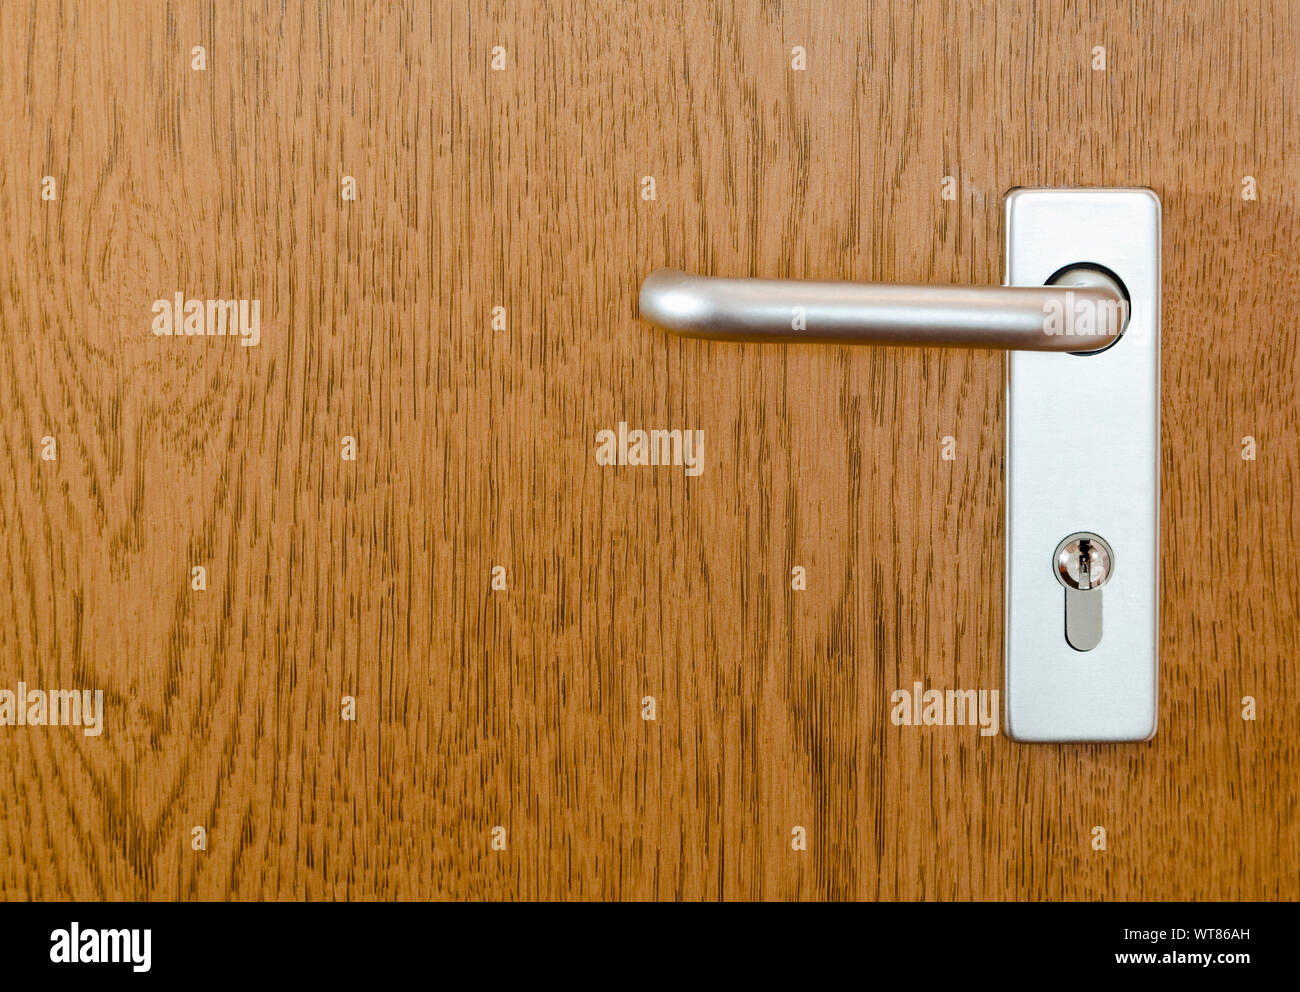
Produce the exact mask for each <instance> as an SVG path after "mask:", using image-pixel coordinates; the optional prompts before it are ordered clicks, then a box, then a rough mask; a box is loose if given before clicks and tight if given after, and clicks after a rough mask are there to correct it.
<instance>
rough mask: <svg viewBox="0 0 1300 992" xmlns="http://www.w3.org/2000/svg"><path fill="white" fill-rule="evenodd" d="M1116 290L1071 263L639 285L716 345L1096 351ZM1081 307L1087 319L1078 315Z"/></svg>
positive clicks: (644, 297) (1115, 320) (653, 307)
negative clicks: (884, 276) (870, 277)
mask: <svg viewBox="0 0 1300 992" xmlns="http://www.w3.org/2000/svg"><path fill="white" fill-rule="evenodd" d="M1127 311H1128V302H1127V299H1126V297H1125V295H1124V292H1123V290H1122V289H1121V287H1120V286H1119V285H1118V284H1116V282H1115V281H1114V280H1113V279H1111V278H1110V277H1109V276H1107V275H1106V274H1105V273H1104V272H1101V271H1099V270H1097V269H1091V268H1083V267H1080V268H1073V269H1068V270H1066V271H1064V272H1062V273H1060V274H1059V275H1058V276H1057V277H1056V278H1055V280H1054V281H1053V283H1052V285H1051V286H891V285H880V284H871V283H851V282H801V281H797V280H793V279H721V278H716V277H711V276H694V275H688V274H687V273H685V272H679V271H677V270H675V269H660V270H658V271H657V272H653V273H651V274H650V275H649V276H647V277H646V279H645V281H644V282H643V283H642V284H641V316H643V317H644V318H645V319H647V320H649V321H650V322H651V323H654V324H658V325H659V326H660V327H663V328H666V329H667V330H670V331H674V332H676V333H678V334H682V335H685V336H686V337H693V338H714V339H717V340H722V341H784V342H810V343H811V342H822V343H830V344H884V345H927V346H937V347H947V348H1001V349H1009V350H1015V351H1066V352H1076V353H1077V352H1089V351H1098V350H1100V349H1102V348H1105V347H1106V346H1107V345H1110V344H1113V343H1114V342H1115V339H1116V337H1117V336H1118V335H1119V333H1120V332H1121V331H1122V330H1123V328H1124V324H1125V322H1126V320H1127ZM1081 313H1086V314H1088V319H1087V320H1086V322H1085V321H1083V320H1077V321H1076V320H1074V319H1073V318H1074V317H1075V315H1077V314H1081Z"/></svg>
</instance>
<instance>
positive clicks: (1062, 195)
mask: <svg viewBox="0 0 1300 992" xmlns="http://www.w3.org/2000/svg"><path fill="white" fill-rule="evenodd" d="M1005 235H1006V240H1005V259H1004V263H1005V282H1006V285H1004V286H1000V287H962V286H887V285H871V284H855V283H835V282H799V281H793V280H773V279H720V278H712V277H708V276H694V275H687V274H685V273H682V272H678V271H675V270H671V269H660V270H659V271H657V272H654V273H652V274H651V275H649V276H648V277H647V278H646V279H645V281H644V282H643V283H642V285H641V293H640V307H641V315H642V316H643V317H644V318H646V319H647V320H649V321H651V322H652V323H655V324H658V325H659V326H661V327H664V328H666V329H668V330H670V331H675V332H676V333H678V334H682V335H686V336H688V337H697V338H714V339H719V340H724V341H775V342H827V343H833V344H883V345H930V346H943V347H970V348H1001V349H1007V350H1008V358H1007V400H1006V403H1007V406H1006V419H1007V436H1006V458H1005V473H1006V588H1005V600H1004V603H1005V618H1006V620H1005V646H1004V654H1003V661H1004V674H1005V681H1004V696H1003V698H1004V709H1005V723H1004V725H1005V728H1006V732H1007V734H1008V736H1010V737H1011V738H1013V739H1015V740H1020V741H1132V740H1145V739H1148V738H1150V737H1151V736H1153V735H1154V734H1155V731H1156V712H1157V706H1156V694H1157V679H1158V654H1157V643H1158V616H1157V613H1158V581H1159V567H1158V565H1159V516H1160V506H1159V482H1160V201H1159V199H1158V198H1157V197H1156V195H1155V194H1154V193H1153V192H1151V191H1150V190H1147V189H1015V190H1013V191H1011V192H1010V193H1008V194H1007V197H1006V199H1005ZM1062 587H1064V589H1063V588H1062Z"/></svg>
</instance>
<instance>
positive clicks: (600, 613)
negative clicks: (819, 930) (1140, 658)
mask: <svg viewBox="0 0 1300 992" xmlns="http://www.w3.org/2000/svg"><path fill="white" fill-rule="evenodd" d="M200 49H201V51H200ZM1100 49H1104V52H1101V51H1100ZM0 52H2V54H3V72H0V108H3V109H0V122H2V125H0V126H2V129H3V130H2V132H0V134H2V138H3V140H2V141H0V225H2V228H0V231H2V233H3V237H0V315H2V318H3V336H2V337H0V411H2V417H0V459H2V460H3V463H2V464H0V688H6V689H15V687H16V685H17V683H18V682H19V681H20V680H21V681H23V682H24V683H25V684H26V685H27V686H28V687H40V688H42V689H45V690H54V689H69V690H71V689H76V690H100V691H102V693H103V697H102V698H103V716H102V728H101V729H102V733H99V734H97V735H87V734H86V733H85V732H84V731H83V729H79V728H77V727H69V726H0V765H2V766H3V768H4V772H3V773H2V774H0V787H2V788H3V791H4V797H5V798H4V801H3V802H0V895H3V897H4V898H6V899H29V898H31V899H43V900H44V899H58V898H75V899H133V898H140V899H194V898H202V899H306V898H311V899H343V898H384V899H387V898H403V899H432V898H439V899H442V898H473V899H496V898H546V899H578V898H583V899H633V898H651V899H677V898H685V899H701V898H705V899H714V898H729V899H752V898H764V899H788V898H834V899H841V898H851V899H882V900H893V899H1026V898H1035V899H1088V900H1091V899H1136V898H1141V899H1172V898H1177V899H1239V898H1263V899H1279V898H1288V899H1295V898H1297V897H1300V812H1298V811H1297V799H1296V794H1297V784H1296V783H1297V763H1298V759H1300V752H1298V748H1300V710H1298V709H1297V706H1296V698H1297V692H1300V680H1298V678H1297V656H1298V655H1300V592H1298V590H1300V557H1298V556H1297V554H1296V548H1297V546H1298V545H1300V525H1297V519H1298V518H1300V505H1298V503H1297V497H1296V491H1295V490H1296V482H1297V478H1298V475H1300V465H1298V464H1297V462H1298V445H1297V432H1296V423H1297V420H1298V419H1300V399H1298V398H1297V389H1296V373H1297V368H1298V367H1300V355H1298V353H1297V339H1298V332H1297V322H1296V317H1295V315H1296V313H1297V312H1300V292H1298V291H1297V288H1296V287H1297V286H1298V285H1300V266H1298V264H1297V243H1296V242H1297V238H1296V231H1297V219H1298V215H1297V210H1298V208H1300V201H1298V199H1297V187H1298V185H1300V169H1298V167H1297V162H1298V161H1300V147H1298V146H1300V127H1297V124H1296V119H1297V118H1296V110H1297V107H1296V99H1295V97H1296V89H1295V80H1296V79H1297V78H1298V77H1300V9H1298V8H1297V6H1296V5H1295V4H1294V3H1288V2H1281V0H1279V2H1276V3H1266V4H1262V5H1260V6H1259V7H1258V8H1257V9H1251V10H1250V11H1242V12H1233V11H1231V10H1228V9H1226V8H1224V7H1222V6H1221V5H1218V4H1207V3H1193V4H1187V3H1172V2H1170V3H1154V2H1145V0H1143V2H1134V3H1118V2H1098V3H1092V4H1068V5H1067V4H1059V5H1058V4H1029V3H1020V4H997V5H994V4H969V5H968V4H957V3H942V2H937V0H926V2H923V3H919V4H916V5H911V4H907V5H886V4H871V5H867V4H833V3H777V2H757V0H754V2H746V0H735V2H730V3H723V4H694V3H678V2H673V3H658V2H648V3H638V4H622V3H613V2H590V3H579V2H565V3H562V4H551V3H543V2H541V0H536V2H534V0H528V2H518V3H483V2H473V3H449V2H434V3H432V4H430V3H409V4H403V5H390V4H375V5H365V4H353V3H339V4H333V3H331V4H320V5H306V4H299V3H288V4H280V3H272V2H266V0H249V2H245V3H242V4H239V5H235V4H210V3H188V2H186V3H176V4H168V5H162V4H155V3H146V2H143V0H141V2H124V3H115V4H101V3H90V2H87V3H63V4H55V3H45V2H37V3H32V4H11V5H6V6H5V7H4V8H3V10H2V11H0ZM1099 59H1104V62H1100V61H1099ZM800 66H802V67H800ZM1103 66H1104V67H1103ZM47 177H48V178H47ZM647 177H649V180H651V181H647ZM349 180H351V185H349ZM1063 185H1084V186H1149V187H1151V188H1153V189H1154V190H1155V191H1156V192H1157V193H1158V194H1159V195H1160V197H1161V198H1162V200H1163V205H1164V326H1163V335H1164V337H1163V401H1162V412H1163V454H1162V473H1163V494H1162V533H1163V541H1164V551H1165V567H1164V570H1163V576H1162V598H1161V609H1162V616H1161V688H1160V714H1161V718H1160V730H1159V733H1158V735H1157V737H1156V738H1155V739H1154V740H1153V741H1151V742H1149V743H1145V744H1130V745H1122V746H1031V745H1020V744H1015V743H1013V742H1011V741H1009V740H1008V739H1007V738H1006V737H1005V736H1002V735H1000V734H999V735H996V736H986V735H982V734H981V733H980V732H979V728H976V727H969V726H965V727H953V726H920V727H917V726H899V725H897V724H896V723H895V722H894V720H893V719H892V718H891V709H892V705H891V694H892V693H893V692H894V691H895V690H898V689H910V688H911V687H912V686H913V685H914V684H915V683H916V682H920V683H922V685H923V686H924V687H925V688H939V689H947V688H960V689H986V690H996V689H999V688H1000V686H1001V681H1002V672H1001V649H1002V637H1003V630H1002V577H1003V566H1002V545H1003V535H1004V525H1003V520H1002V512H1003V497H1004V490H1003V482H1002V475H1001V469H1002V461H1003V449H1002V445H1003V427H1004V420H1003V369H1004V356H1002V355H1000V354H997V353H994V352H986V351H969V352H962V351H939V350H925V349H886V348H879V349H876V348H856V349H855V348H848V347H828V346H811V345H809V346H789V347H783V346H763V345H753V344H745V345H737V344H720V343H704V342H697V341H688V340H680V339H676V338H672V337H670V336H668V335H665V334H664V333H662V332H660V331H659V330H657V329H655V328H653V327H651V326H650V325H649V324H647V323H646V322H644V321H642V320H640V319H639V318H638V315H637V308H636V295H637V288H638V286H639V284H640V281H641V279H642V278H643V277H644V276H645V275H646V274H648V273H649V272H650V271H652V270H653V269H655V268H657V267H659V266H661V265H674V266H677V267H681V268H684V269H688V270H691V271H697V272H703V273H709V274H718V275H754V276H765V277H791V278H816V279H850V280H861V281H898V282H919V283H944V282H959V283H996V282H998V281H999V280H1000V278H1001V258H1002V250H1001V245H1000V226H1001V200H1002V196H1003V194H1004V193H1005V191H1006V190H1008V189H1009V188H1011V187H1013V186H1063ZM349 191H350V192H351V193H352V194H354V196H355V198H350V197H349ZM177 293H180V294H182V301H183V302H184V301H187V300H189V299H198V300H200V301H204V300H207V299H217V300H221V299H242V300H248V301H251V300H254V299H256V300H258V301H259V303H260V327H259V340H258V343H257V344H256V345H249V344H245V341H247V340H248V334H247V333H245V334H244V336H243V338H240V337H236V336H212V335H203V336H197V335H186V334H184V333H182V332H181V329H180V328H179V327H178V328H177V333H176V334H174V335H171V336H167V335H161V334H156V333H154V330H153V328H154V325H153V321H154V320H155V319H158V318H157V317H156V314H155V312H154V311H153V309H152V308H153V306H154V304H155V301H158V300H163V301H172V300H174V298H175V294H177ZM498 308H499V309H498ZM181 312H182V313H183V312H184V311H183V307H182V311H181ZM232 320H233V318H232ZM207 326H208V327H211V324H209V325H207ZM245 330H247V327H245ZM620 423H624V424H627V425H628V428H627V429H628V430H632V429H680V430H691V431H695V430H698V431H702V432H703V438H704V441H703V446H702V448H701V449H700V454H701V455H702V460H701V461H700V462H699V465H700V468H701V470H700V472H699V474H688V472H687V471H686V467H685V466H662V467H634V466H606V465H601V464H598V463H597V457H596V453H597V439H598V435H599V432H601V431H603V430H617V429H618V425H619V424H620ZM945 439H948V440H945ZM349 454H351V455H353V456H354V457H351V458H349V457H348V456H349ZM200 568H201V569H203V572H201V573H200V572H198V571H196V569H200ZM796 568H799V569H802V570H803V573H802V574H803V577H804V581H805V582H806V588H803V589H799V588H794V586H797V585H799V579H800V574H799V573H797V572H796V571H795V569H796ZM648 697H653V702H651V701H650V699H649V698H648ZM1246 697H1250V700H1251V701H1253V702H1251V701H1247V699H1246ZM15 698H17V697H16V696H15ZM349 699H350V700H351V703H349V701H348V700H349ZM349 707H351V713H349ZM650 716H653V717H654V718H653V719H649V718H648V717H650ZM349 717H351V718H349ZM1245 717H1253V719H1247V718H1245ZM85 729H89V728H85ZM1097 827H1101V828H1103V829H1104V830H1105V847H1104V849H1097V848H1098V845H1097V839H1098V837H1099V836H1100V835H1099V834H1098V833H1097V832H1096V829H1095V828H1097ZM196 828H201V831H200V830H197V829H196ZM797 828H798V829H797ZM200 841H202V843H200Z"/></svg>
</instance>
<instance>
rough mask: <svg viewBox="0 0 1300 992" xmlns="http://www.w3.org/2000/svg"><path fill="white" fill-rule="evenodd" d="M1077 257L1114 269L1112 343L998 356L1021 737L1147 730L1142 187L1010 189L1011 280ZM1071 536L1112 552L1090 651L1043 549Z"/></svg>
mask: <svg viewBox="0 0 1300 992" xmlns="http://www.w3.org/2000/svg"><path fill="white" fill-rule="evenodd" d="M1076 263H1085V264H1092V265H1100V266H1104V267H1105V268H1107V269H1109V270H1110V271H1111V272H1113V273H1115V274H1116V275H1117V276H1118V277H1119V279H1120V281H1121V282H1122V283H1123V285H1124V287H1125V288H1126V289H1127V291H1128V294H1129V297H1130V300H1131V305H1130V312H1129V323H1128V326H1127V329H1126V330H1125V331H1124V333H1123V335H1122V336H1121V337H1120V338H1119V340H1118V341H1116V342H1115V344H1114V345H1112V346H1111V347H1109V348H1107V349H1106V350H1105V351H1102V352H1099V353H1096V354H1091V355H1072V354H1059V353H1050V352H1028V351H1013V352H1009V353H1008V358H1007V447H1006V508H1007V511H1006V512H1007V518H1006V528H1007V535H1006V540H1007V554H1006V684H1005V691H1004V699H1005V703H1006V721H1005V723H1006V730H1007V735H1008V736H1009V737H1011V738H1012V739H1014V740H1018V741H1137V740H1146V739H1148V738H1150V737H1151V736H1152V735H1154V734H1155V731H1156V705H1157V702H1156V701H1157V671H1158V669H1157V652H1158V637H1159V618H1158V614H1157V611H1158V606H1159V588H1158V587H1159V574H1160V572H1159V567H1160V536H1159V533H1160V200H1159V198H1158V197H1157V196H1156V195H1155V193H1153V192H1152V191H1151V190H1147V189H1017V190H1013V191H1012V192H1011V193H1009V194H1008V195H1007V197H1006V284H1007V285H1008V286H1041V285H1043V284H1045V283H1046V282H1047V281H1048V280H1049V279H1051V278H1052V276H1053V275H1054V274H1055V273H1057V272H1058V271H1060V270H1061V269H1063V268H1065V267H1067V266H1070V265H1073V264H1076ZM1077 531H1090V532H1092V533H1095V534H1098V535H1100V536H1101V537H1102V538H1104V539H1105V540H1106V542H1108V543H1109V545H1110V546H1111V547H1112V548H1113V549H1114V553H1115V560H1116V565H1115V570H1114V573H1113V574H1112V575H1111V576H1110V578H1109V580H1108V581H1107V583H1106V586H1105V589H1104V596H1105V610H1104V618H1103V621H1102V625H1103V626H1102V635H1101V640H1100V643H1098V644H1097V646H1096V647H1095V648H1093V649H1091V650H1089V651H1076V650H1075V649H1074V648H1072V647H1071V646H1070V644H1069V643H1068V642H1067V641H1066V638H1065V601H1064V596H1063V595H1062V588H1061V585H1060V583H1059V582H1058V581H1057V580H1056V578H1055V576H1054V573H1053V564H1054V563H1053V553H1054V551H1055V550H1056V548H1057V545H1058V544H1059V543H1060V542H1061V540H1062V539H1063V538H1064V537H1066V536H1067V535H1069V534H1073V533H1075V532H1077Z"/></svg>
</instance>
